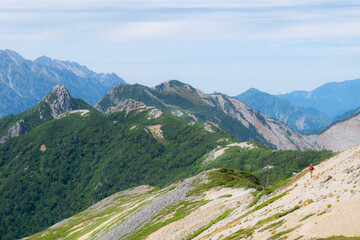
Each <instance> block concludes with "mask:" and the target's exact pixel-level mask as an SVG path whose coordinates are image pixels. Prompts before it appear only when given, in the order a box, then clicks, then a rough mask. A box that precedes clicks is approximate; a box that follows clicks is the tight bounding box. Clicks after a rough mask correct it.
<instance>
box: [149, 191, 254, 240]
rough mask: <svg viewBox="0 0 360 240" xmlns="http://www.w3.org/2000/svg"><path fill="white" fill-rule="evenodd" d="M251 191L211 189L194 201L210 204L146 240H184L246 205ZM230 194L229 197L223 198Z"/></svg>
mask: <svg viewBox="0 0 360 240" xmlns="http://www.w3.org/2000/svg"><path fill="white" fill-rule="evenodd" d="M252 191H254V190H253V189H248V190H245V189H234V188H218V189H216V190H215V189H213V190H210V191H208V192H206V193H205V194H204V196H202V197H199V198H198V199H196V200H211V202H209V203H207V204H206V205H203V206H201V207H200V208H198V209H196V210H195V211H193V212H192V213H191V214H189V215H188V216H186V217H184V218H183V219H180V220H178V221H176V222H173V223H171V224H169V225H167V226H165V227H163V228H161V229H159V230H158V231H156V232H154V233H152V234H151V235H149V236H148V237H147V238H146V240H169V239H185V238H186V237H187V236H189V235H190V234H191V233H193V232H194V231H196V230H198V229H200V228H202V227H203V226H206V225H207V224H209V223H210V222H211V221H212V220H214V219H216V218H217V217H218V216H220V215H221V214H223V213H224V212H225V211H226V210H228V209H231V208H234V207H236V206H238V205H244V204H245V205H246V203H247V204H248V203H249V201H250V200H251V199H252V195H251V192H252ZM228 194H231V195H232V196H231V197H224V196H225V195H228Z"/></svg>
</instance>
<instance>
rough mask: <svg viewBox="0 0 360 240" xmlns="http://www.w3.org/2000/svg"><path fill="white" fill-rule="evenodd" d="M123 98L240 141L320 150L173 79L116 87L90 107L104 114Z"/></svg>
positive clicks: (276, 124) (233, 102) (230, 101)
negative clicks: (210, 126)
mask: <svg viewBox="0 0 360 240" xmlns="http://www.w3.org/2000/svg"><path fill="white" fill-rule="evenodd" d="M127 99H133V100H136V101H138V102H142V103H144V104H145V105H147V106H154V107H156V108H158V109H160V110H162V111H165V112H167V113H171V114H173V115H176V116H179V117H183V118H186V119H191V120H195V121H204V122H210V123H212V124H214V125H216V126H218V127H220V128H221V129H223V130H225V131H227V132H228V133H230V134H232V135H233V136H235V137H237V138H239V139H240V140H242V141H248V140H256V141H260V142H263V143H265V144H267V145H271V146H275V147H276V148H278V149H293V150H305V149H309V148H311V149H319V148H321V147H319V146H317V145H312V144H311V143H309V142H307V141H306V140H305V139H304V138H303V137H302V135H301V134H299V133H298V132H296V131H294V130H292V129H291V128H290V127H288V126H287V125H286V124H284V123H282V122H280V121H278V120H274V119H270V118H268V117H267V116H266V115H264V114H262V113H260V112H258V111H254V110H253V109H252V108H250V107H248V106H246V105H245V104H244V103H243V102H241V101H239V100H237V99H235V98H231V97H227V96H225V95H222V94H204V93H203V92H201V91H200V90H197V89H195V88H193V87H191V86H190V85H187V84H183V83H181V82H179V81H175V80H172V81H168V82H164V83H162V84H160V85H158V86H155V87H153V88H148V87H145V86H142V85H138V84H135V85H124V84H117V85H116V86H114V87H112V88H111V89H110V90H109V92H108V93H107V94H106V95H105V96H104V97H103V98H102V99H101V100H100V101H99V102H98V103H96V104H95V106H94V107H95V108H96V109H97V110H99V111H100V112H102V113H106V112H107V111H108V109H109V108H111V107H116V106H117V105H118V104H119V103H121V102H123V101H125V100H127Z"/></svg>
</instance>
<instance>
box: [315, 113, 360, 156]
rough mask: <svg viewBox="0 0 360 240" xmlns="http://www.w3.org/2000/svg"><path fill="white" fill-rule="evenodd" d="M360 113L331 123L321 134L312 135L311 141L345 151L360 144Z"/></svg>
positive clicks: (327, 147)
mask: <svg viewBox="0 0 360 240" xmlns="http://www.w3.org/2000/svg"><path fill="white" fill-rule="evenodd" d="M359 136H360V114H359V113H357V115H355V116H353V117H351V118H349V119H346V120H344V121H342V122H337V123H335V124H333V125H331V126H330V127H329V128H328V129H327V130H326V131H324V132H323V133H321V134H319V135H310V136H309V141H314V142H316V143H317V144H318V145H321V146H323V148H325V149H331V150H332V151H335V152H338V151H344V150H346V149H348V148H351V147H353V146H356V145H357V144H360V137H359Z"/></svg>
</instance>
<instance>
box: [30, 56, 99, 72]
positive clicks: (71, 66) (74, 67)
mask: <svg viewBox="0 0 360 240" xmlns="http://www.w3.org/2000/svg"><path fill="white" fill-rule="evenodd" d="M34 62H35V63H37V64H40V65H41V66H44V67H51V68H57V69H62V70H68V71H70V72H73V73H74V74H75V75H76V76H78V77H87V76H89V75H92V74H94V75H95V74H96V73H94V72H93V71H91V70H89V69H88V68H87V67H86V66H81V65H80V64H78V63H76V62H70V61H61V60H56V59H54V60H53V59H51V58H48V57H46V56H42V57H39V58H37V59H36V60H35V61H34Z"/></svg>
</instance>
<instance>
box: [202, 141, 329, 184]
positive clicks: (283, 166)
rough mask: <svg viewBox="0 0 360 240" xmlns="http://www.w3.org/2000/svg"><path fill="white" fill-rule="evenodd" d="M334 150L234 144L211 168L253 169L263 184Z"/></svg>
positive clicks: (326, 156)
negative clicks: (279, 148)
mask: <svg viewBox="0 0 360 240" xmlns="http://www.w3.org/2000/svg"><path fill="white" fill-rule="evenodd" d="M331 156H332V152H331V151H328V150H322V151H314V150H307V151H303V152H298V151H291V150H287V151H285V150H279V151H274V150H272V149H267V148H253V149H243V148H240V147H231V148H229V149H228V150H226V152H225V154H223V155H221V156H220V157H219V158H217V159H216V160H215V161H213V162H211V163H209V164H208V165H207V166H206V167H207V168H215V167H229V168H233V169H239V170H243V171H247V172H251V173H253V174H255V175H256V176H258V178H259V180H260V182H261V184H262V185H263V186H265V187H266V186H269V185H275V184H277V183H278V182H280V181H282V180H285V179H287V178H289V177H291V176H292V174H293V173H294V172H296V173H297V172H300V171H302V170H303V169H304V168H306V167H308V166H309V165H310V164H311V163H312V164H319V163H320V162H321V161H322V160H324V159H327V158H330V157H331Z"/></svg>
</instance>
